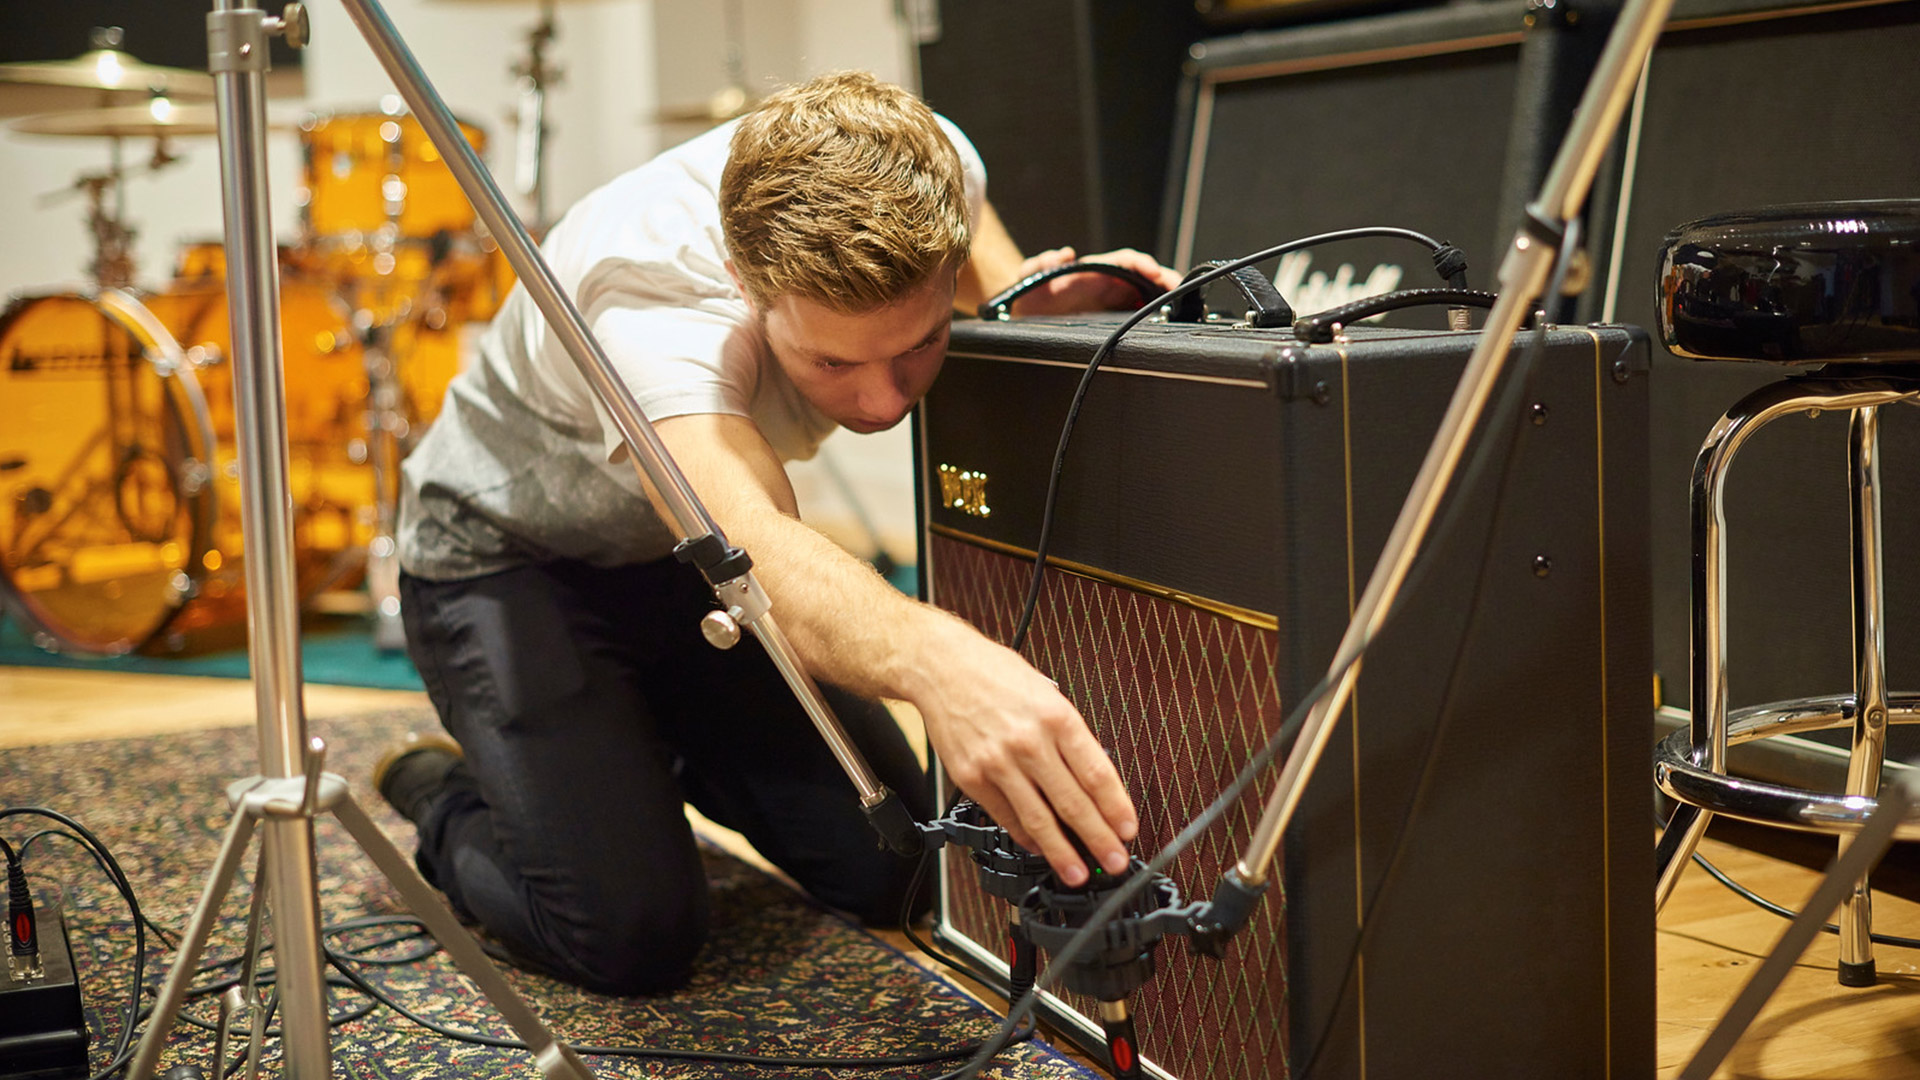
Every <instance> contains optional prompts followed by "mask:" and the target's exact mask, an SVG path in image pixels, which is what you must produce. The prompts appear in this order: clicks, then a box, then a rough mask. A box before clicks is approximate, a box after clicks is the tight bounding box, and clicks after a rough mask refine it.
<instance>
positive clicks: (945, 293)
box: [760, 273, 954, 433]
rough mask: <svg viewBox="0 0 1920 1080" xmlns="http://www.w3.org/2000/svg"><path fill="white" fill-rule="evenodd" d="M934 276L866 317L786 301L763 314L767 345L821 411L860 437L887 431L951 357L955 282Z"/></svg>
mask: <svg viewBox="0 0 1920 1080" xmlns="http://www.w3.org/2000/svg"><path fill="white" fill-rule="evenodd" d="M933 276H934V280H933V281H930V282H928V283H927V284H925V285H922V286H921V287H920V288H918V289H915V290H914V291H912V292H910V293H907V294H906V295H905V296H903V297H901V298H900V299H898V300H896V301H894V302H893V303H891V304H888V305H887V306H885V307H882V308H879V309H878V310H875V311H868V312H863V313H861V314H859V315H843V314H841V313H840V312H837V311H834V310H833V309H832V308H829V307H826V306H824V305H822V304H820V303H818V302H816V301H813V300H809V299H806V298H804V297H799V296H782V297H780V298H779V299H777V300H775V301H774V302H773V303H772V304H771V305H770V306H769V307H768V308H767V309H766V310H765V311H762V312H760V315H761V318H762V320H763V325H764V327H765V328H766V334H767V344H768V346H770V347H771V348H772V350H773V355H774V358H775V359H776V360H778V361H779V364H780V367H781V369H782V370H783V371H785V372H786V373H787V378H789V379H791V380H792V381H793V385H794V386H796V387H798V388H799V390H800V393H801V394H803V395H805V396H806V399H807V400H808V401H809V402H812V403H813V407H814V408H816V409H819V410H820V411H821V412H823V413H825V414H826V415H827V416H829V417H831V418H832V419H833V420H835V421H836V422H838V423H839V424H840V425H841V426H843V427H846V428H850V429H852V430H854V431H858V432H861V433H871V432H875V431H885V430H886V429H888V428H890V427H892V426H893V425H895V424H897V423H899V422H900V421H901V420H902V419H903V418H905V417H906V415H907V413H908V412H909V411H910V410H912V408H913V404H914V402H916V401H919V400H920V397H921V395H923V394H925V393H926V392H927V389H928V388H929V387H931V386H932V385H933V378H934V376H936V375H938V374H940V363H941V361H942V360H944V359H945V358H946V354H947V330H948V329H949V327H951V325H952V323H953V289H954V278H953V275H951V274H945V273H936V274H934V275H933Z"/></svg>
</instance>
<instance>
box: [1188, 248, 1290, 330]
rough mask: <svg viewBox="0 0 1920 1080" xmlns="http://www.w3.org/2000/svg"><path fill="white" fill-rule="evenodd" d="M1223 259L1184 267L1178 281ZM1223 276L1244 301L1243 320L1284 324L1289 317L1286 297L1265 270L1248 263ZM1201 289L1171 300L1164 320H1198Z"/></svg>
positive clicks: (1204, 302) (1204, 310)
mask: <svg viewBox="0 0 1920 1080" xmlns="http://www.w3.org/2000/svg"><path fill="white" fill-rule="evenodd" d="M1227 261H1228V260H1225V259H1214V260H1212V261H1210V262H1203V263H1201V264H1200V265H1198V266H1196V267H1194V268H1193V269H1191V270H1189V271H1187V276H1186V277H1184V278H1182V279H1181V282H1182V284H1184V283H1186V282H1188V281H1192V280H1193V279H1194V277H1195V276H1197V275H1199V274H1204V273H1206V272H1207V271H1209V270H1216V269H1218V268H1220V267H1222V266H1225V265H1227ZM1227 280H1229V281H1231V282H1233V284H1234V287H1235V288H1237V289H1239V290H1240V295H1241V297H1242V298H1244V299H1245V300H1246V302H1247V322H1249V323H1251V324H1252V325H1254V326H1262V327H1270V326H1285V325H1287V324H1288V323H1290V322H1292V321H1293V308H1292V307H1290V306H1289V305H1288V304H1287V298H1286V297H1284V296H1281V295H1280V290H1279V289H1276V288H1274V287H1273V282H1271V281H1268V280H1267V278H1266V275H1265V274H1262V273H1261V272H1260V271H1258V270H1255V269H1254V268H1253V267H1251V266H1243V267H1241V268H1240V269H1238V270H1235V271H1234V272H1233V273H1231V274H1228V275H1227ZM1204 292H1205V291H1204V290H1202V289H1195V290H1194V291H1192V292H1190V293H1187V294H1186V295H1184V296H1182V297H1180V299H1178V300H1175V301H1174V302H1173V308H1172V310H1170V311H1168V312H1167V321H1168V322H1199V321H1200V320H1201V319H1202V318H1204V317H1205V316H1206V313H1207V298H1206V296H1205V295H1204Z"/></svg>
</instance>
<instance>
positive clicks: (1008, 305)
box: [980, 262, 1164, 320]
mask: <svg viewBox="0 0 1920 1080" xmlns="http://www.w3.org/2000/svg"><path fill="white" fill-rule="evenodd" d="M1068 274H1105V275H1106V276H1108V277H1110V278H1119V279H1120V280H1121V281H1124V282H1126V283H1127V284H1129V285H1131V286H1133V287H1134V288H1135V289H1138V290H1139V291H1140V302H1141V303H1143V304H1144V303H1146V302H1147V301H1149V300H1151V299H1153V298H1154V297H1156V296H1159V295H1160V294H1161V292H1163V291H1164V290H1162V289H1161V288H1160V286H1159V285H1158V284H1157V283H1155V282H1154V281H1153V280H1152V279H1151V278H1149V277H1147V276H1146V275H1145V274H1142V273H1140V272H1139V271H1137V270H1129V269H1127V268H1126V267H1124V266H1116V265H1114V264H1113V263H1103V262H1070V263H1064V264H1062V265H1060V266H1056V267H1054V268H1052V269H1051V270H1042V271H1040V272H1039V273H1037V274H1029V275H1027V276H1026V277H1024V278H1021V279H1020V280H1019V281H1016V282H1014V283H1013V284H1011V285H1009V286H1007V287H1006V288H1005V289H1003V290H1001V292H1000V295H998V296H995V297H994V298H993V299H991V300H989V301H987V302H986V303H984V304H981V305H980V317H981V318H983V319H995V320H1005V319H1009V318H1011V317H1012V308H1013V302H1014V301H1015V300H1018V299H1020V298H1021V297H1022V296H1025V295H1026V294H1027V293H1029V292H1032V291H1033V290H1034V289H1036V288H1038V287H1039V286H1041V285H1044V284H1046V283H1047V282H1049V281H1052V280H1053V279H1054V278H1057V277H1065V276H1066V275H1068Z"/></svg>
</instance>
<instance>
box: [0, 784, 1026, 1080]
mask: <svg viewBox="0 0 1920 1080" xmlns="http://www.w3.org/2000/svg"><path fill="white" fill-rule="evenodd" d="M23 815H31V816H37V817H42V818H46V819H49V820H52V821H55V822H58V823H59V825H60V826H61V827H60V828H50V829H42V830H40V831H39V832H36V833H34V834H32V835H31V836H29V837H28V838H27V839H26V840H25V841H24V842H23V843H22V844H21V845H20V847H19V848H18V850H17V851H14V850H13V849H12V848H11V847H10V846H6V847H5V850H4V851H0V857H7V858H8V861H10V862H13V863H15V864H18V863H19V862H20V861H22V860H25V858H26V857H27V855H28V853H29V852H30V851H31V850H32V848H33V846H34V845H35V844H36V843H38V842H39V841H41V840H44V839H47V838H51V837H56V836H57V837H61V838H63V839H67V840H70V841H72V842H74V843H75V844H76V845H78V846H79V847H80V848H81V850H83V851H84V852H85V853H86V854H87V855H89V856H90V857H91V858H92V860H93V861H94V863H95V864H96V865H98V866H99V867H100V869H101V871H102V872H103V873H104V874H105V875H106V877H107V878H108V880H109V881H110V882H111V883H112V884H113V886H114V888H115V890H116V891H118V892H119V893H120V896H121V898H122V900H123V901H124V902H125V903H126V906H127V910H128V912H129V916H130V918H131V920H132V922H133V928H134V935H135V954H134V963H133V975H132V980H131V986H130V988H129V991H128V995H127V1005H126V1011H125V1014H124V1017H125V1018H124V1020H123V1022H122V1023H121V1025H120V1030H119V1032H118V1034H117V1036H116V1038H115V1040H114V1044H113V1047H112V1049H111V1050H110V1052H109V1054H108V1060H107V1062H106V1064H105V1065H104V1066H102V1067H101V1069H100V1070H99V1071H97V1072H95V1073H93V1074H92V1075H91V1076H90V1077H89V1080H109V1078H111V1077H113V1076H115V1075H117V1074H118V1073H120V1072H121V1071H122V1070H124V1069H125V1068H126V1067H127V1066H128V1065H129V1064H131V1063H132V1060H133V1056H134V1049H135V1048H134V1045H133V1040H134V1037H135V1034H136V1032H137V1031H138V1030H139V1029H140V1028H141V1027H142V1026H143V1025H144V1024H145V1023H146V1022H147V1021H148V1020H150V1019H151V1018H152V1008H151V1007H143V1002H144V999H145V997H146V996H147V994H149V993H150V992H152V991H150V990H149V989H148V988H147V986H146V985H145V972H146V953H147V943H146V932H147V930H149V929H151V930H152V932H153V934H154V935H155V936H156V937H158V938H159V939H160V940H161V941H162V942H163V943H165V944H166V945H167V946H168V947H176V946H175V945H174V941H173V940H172V939H173V938H175V937H177V935H170V934H169V933H168V932H167V931H165V930H163V929H162V928H161V927H159V926H157V925H155V924H154V923H152V922H151V921H150V920H149V919H148V918H147V916H146V914H145V913H144V911H142V909H141V907H140V902H139V899H138V897H137V895H136V894H135V891H134V888H133V885H132V882H131V881H130V880H129V879H128V878H127V875H126V872H125V871H124V870H123V869H122V868H121V866H120V863H119V862H118V860H116V859H115V858H114V856H113V853H112V851H111V850H110V849H108V847H107V846H106V845H105V844H104V843H102V842H101V840H100V839H99V837H97V836H95V835H94V834H93V833H92V832H91V831H90V830H88V829H87V828H86V827H85V826H84V825H82V824H80V823H79V822H78V821H76V820H74V819H73V818H71V817H69V816H67V815H66V814H63V813H60V812H59V811H57V810H50V809H47V808H45V807H38V806H23V807H13V808H8V809H5V810H0V820H4V819H6V818H9V817H15V816H23ZM3 844H4V841H3V840H0V845H3ZM368 930H380V931H383V933H382V935H381V936H379V937H377V938H376V939H375V940H372V941H370V942H365V943H360V944H353V945H346V944H338V943H336V942H335V941H334V939H337V938H340V937H342V936H344V935H349V934H354V933H362V932H365V931H368ZM321 939H322V940H321V948H322V954H323V956H324V958H325V959H326V961H327V963H328V965H329V966H330V967H332V968H333V969H334V971H335V974H332V975H329V976H328V977H327V985H328V986H329V987H331V988H333V989H335V990H350V991H353V992H356V993H358V994H360V995H363V997H364V999H365V1000H362V1001H360V1002H358V1003H356V1004H352V1005H347V1006H344V1007H340V1008H337V1009H334V1010H333V1011H331V1013H330V1015H329V1017H328V1025H327V1026H328V1027H330V1028H332V1027H339V1026H340V1025H342V1024H347V1023H351V1022H353V1021H355V1020H359V1019H362V1018H364V1017H366V1016H369V1015H371V1014H372V1013H373V1012H374V1011H375V1010H376V1009H377V1008H379V1007H380V1006H382V1005H384V1006H386V1007H387V1008H389V1009H392V1010H393V1011H394V1012H396V1013H398V1014H399V1015H400V1016H402V1017H403V1018H405V1019H407V1020H408V1021H410V1022H412V1023H414V1024H415V1025H417V1026H419V1027H421V1028H423V1029H425V1030H427V1031H430V1032H433V1033H434V1034H436V1035H440V1036H443V1037H446V1038H450V1039H455V1040H458V1041H462V1042H467V1043H472V1044H476V1045H482V1046H490V1047H496V1048H500V1049H509V1050H524V1049H526V1045H525V1044H524V1043H522V1042H519V1041H518V1040H513V1039H504V1038H497V1037H494V1036H488V1035H482V1034H478V1033H474V1032H466V1031H461V1030H459V1029H456V1028H452V1027H449V1026H447V1025H445V1024H441V1023H439V1022H437V1021H434V1020H432V1019H430V1018H428V1017H426V1016H423V1015H421V1014H420V1013H418V1012H416V1011H414V1010H412V1009H410V1008H409V1007H407V1006H406V1005H405V1004H404V1003H402V1002H401V1001H399V1000H398V999H397V998H395V997H394V996H393V995H392V994H391V993H389V992H388V991H387V990H386V989H385V988H384V987H381V986H380V985H379V984H378V983H377V982H375V981H374V980H373V979H372V978H370V977H369V976H368V974H367V973H366V972H364V971H362V970H360V968H363V967H381V966H396V965H401V964H410V963H417V962H420V961H423V960H426V959H428V958H429V957H431V956H433V955H434V954H436V953H438V952H439V951H440V945H439V943H438V942H436V941H434V940H433V938H432V936H431V935H429V934H428V933H427V930H426V927H425V925H424V924H422V923H421V922H420V921H419V920H418V919H416V918H414V917H413V916H410V915H384V916H367V917H363V918H359V919H351V920H347V921H345V922H341V923H336V924H332V925H329V926H326V927H323V928H322V930H321ZM408 942H415V944H414V945H413V947H412V948H409V949H405V950H402V951H400V952H399V953H397V954H391V955H376V954H378V953H379V952H380V951H381V950H384V949H389V948H391V947H392V946H395V945H402V944H406V943H408ZM272 951H273V946H272V944H271V943H268V944H266V945H264V946H262V948H261V952H260V955H261V956H262V957H265V956H267V955H269V954H270V953H272ZM243 959H244V958H242V957H230V958H226V959H214V960H208V961H205V962H203V963H202V964H200V965H199V966H198V967H197V968H196V971H195V973H196V976H205V975H209V974H213V973H215V972H220V971H223V970H229V969H232V968H235V967H238V966H239V965H240V964H241V963H242V961H243ZM255 981H256V983H257V984H258V985H260V986H262V987H266V988H269V995H268V997H267V1000H266V1002H265V1004H264V1006H263V1007H264V1008H265V1010H266V1012H265V1017H264V1019H263V1021H262V1030H263V1032H264V1036H265V1037H268V1038H271V1037H274V1036H276V1035H278V1034H279V1029H277V1028H275V1027H273V1026H272V1018H273V1014H274V1012H275V1011H276V1008H277V1003H278V998H277V995H276V994H275V993H273V992H272V991H271V988H272V987H273V986H274V983H275V970H274V968H273V967H271V966H263V967H262V968H260V969H259V970H258V971H257V972H256V974H255ZM241 982H242V979H241V977H240V976H239V975H237V974H229V975H226V976H222V977H218V978H215V979H211V980H206V981H200V982H197V983H195V984H194V985H192V986H190V987H189V988H188V989H187V991H186V993H185V1000H186V1001H187V1002H193V1001H200V1000H204V999H206V998H209V997H214V996H217V995H220V994H224V993H225V992H226V991H227V990H228V989H230V988H232V987H235V986H239V985H240V984H241ZM178 1021H179V1022H180V1023H182V1024H185V1025H187V1026H189V1027H193V1028H198V1029H200V1030H203V1031H209V1032H211V1031H213V1030H215V1024H213V1023H211V1022H209V1021H207V1020H204V1019H202V1018H200V1017H197V1016H194V1015H192V1014H191V1013H189V1012H188V1011H186V1010H184V1009H183V1010H182V1011H181V1012H180V1013H179V1014H178ZM1033 1035H1034V1030H1033V1028H1032V1027H1031V1026H1029V1027H1027V1028H1025V1029H1022V1030H1021V1031H1018V1032H1016V1033H1015V1036H1014V1041H1016V1042H1018V1041H1025V1040H1027V1039H1030V1038H1032V1037H1033ZM569 1045H572V1044H569ZM983 1045H985V1043H984V1042H971V1043H965V1044H962V1045H958V1046H953V1047H948V1048H945V1049H940V1050H932V1051H926V1052H922V1053H911V1054H894V1055H880V1056H872V1057H807V1056H774V1055H753V1054H732V1053H726V1052H723V1051H705V1050H666V1049H652V1048H647V1047H637V1046H573V1047H572V1048H573V1049H574V1051H575V1052H577V1053H579V1054H582V1055H585V1056H593V1057H635V1058H656V1059H665V1060H679V1061H714V1062H720V1063H725V1064H730V1065H744V1066H751V1067H754V1068H761V1069H882V1068H909V1067H912V1066H916V1065H932V1064H939V1063H941V1062H947V1061H957V1060H960V1059H963V1058H967V1057H970V1056H972V1055H973V1054H974V1053H976V1052H977V1051H978V1050H979V1049H980V1048H981V1047H982V1046H983ZM244 1064H245V1048H244V1047H243V1048H242V1051H241V1054H240V1056H239V1057H238V1058H236V1059H235V1060H234V1061H231V1062H227V1063H223V1066H222V1067H221V1069H220V1070H219V1071H220V1075H221V1076H222V1077H225V1076H231V1075H233V1074H234V1073H235V1072H236V1071H238V1070H239V1069H240V1068H241V1067H243V1066H244ZM948 1075H949V1076H950V1075H952V1074H948Z"/></svg>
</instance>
